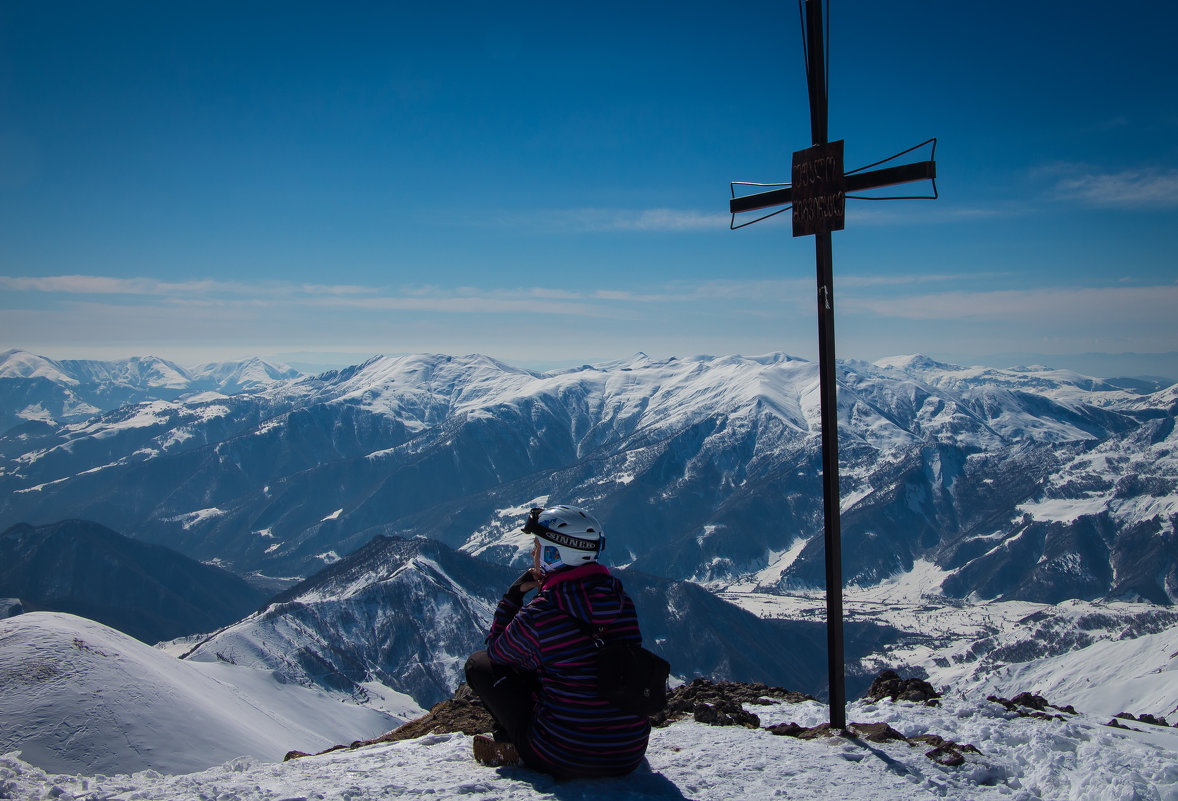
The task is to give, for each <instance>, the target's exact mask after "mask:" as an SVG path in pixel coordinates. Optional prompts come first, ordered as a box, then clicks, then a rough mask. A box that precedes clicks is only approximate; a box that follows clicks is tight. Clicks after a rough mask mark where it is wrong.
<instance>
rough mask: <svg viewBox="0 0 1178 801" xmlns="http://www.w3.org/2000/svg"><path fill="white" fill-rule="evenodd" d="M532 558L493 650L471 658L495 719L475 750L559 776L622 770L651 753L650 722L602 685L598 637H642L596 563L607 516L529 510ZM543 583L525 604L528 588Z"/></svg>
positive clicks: (502, 613)
mask: <svg viewBox="0 0 1178 801" xmlns="http://www.w3.org/2000/svg"><path fill="white" fill-rule="evenodd" d="M523 531H524V533H526V534H533V535H535V541H534V543H533V547H532V562H533V565H532V567H531V568H529V569H528V570H527V571H525V572H524V574H523V575H522V576H520V577H519V578H518V579H516V581H515V583H514V584H512V585H511V587H510V588H509V589H508V590H507V592H506V594H504V596H503V599H502V600H501V601H500V602H499V607H498V609H496V610H495V619H494V621H493V622H492V624H491V632H490V634H489V635H488V636H487V649H486V650H485V651H477V652H475V653H474V654H473V655H472V656H471V657H470V659H469V660H467V663H466V681H467V683H468V684H469V685H470V686H471V688H472V689H473V690H474V691H475V692H476V693H478V695H479V697H480V698H481V699H482V700H483V703H484V704H485V705H486V707H487V708H488V709H489V710H490V712H491V715H492V717H494V718H495V721H496V724H497V725H496V727H495V731H494V737H493V738H492V737H487V736H486V735H477V736H476V737H475V740H474V755H475V759H476V760H478V761H479V762H480V763H482V764H484V765H490V766H498V765H511V764H518V763H519V762H520V761H521V760H522V761H523V763H524V764H526V765H527V766H528V767H530V768H533V769H535V770H539V771H543V772H545V773H550V774H553V775H555V776H558V777H562V778H572V777H587V776H620V775H623V774H626V773H629V772H630V771H632V770H634V768H636V767H637V766H638V765H639V764H640V763H641V762H642V759H643V757H644V755H645V754H646V746H647V742H648V741H649V739H650V721H649V720H648V719H647V718H646V717H645V716H642V717H639V716H636V715H632V714H628V713H626V712H623V711H622V710H620V709H618V708H617V707H615V706H612V705H611V704H610V703H609V702H607V701H605V700H604V699H602V698H601V697H600V695H599V693H598V691H597V671H596V652H597V645H596V644H595V642H594V639H593V637H594V636H598V637H600V638H602V639H603V640H605V641H613V640H631V641H634V642H636V643H639V644H641V642H642V633H641V632H640V631H639V629H638V617H637V615H636V613H635V611H634V603H633V602H632V601H631V600H630V597H629V596H628V595H626V592H625V590H624V589H622V584H621V582H620V581H618V580H617V579H616V578H615V577H613V576H612V575H610V572H609V570H607V569H606V568H605V566H604V565H602V564H600V563H599V562H598V555H599V554H600V553H601V551H602V549H603V548H604V546H605V537H604V536H603V533H602V530H601V525H600V524H599V523H598V522H597V520H596V519H594V517H593V516H592V515H590V514H588V513H587V512H585V511H584V510H582V509H578V508H576V507H573V506H552V507H549V508H547V509H532V510H531V512H530V513H529V515H528V519H527V520H526V521H525V522H524V526H523ZM537 588H538V589H539V592H538V593H537V595H536V597H535V598H533V599H532V601H531V602H530V603H528V604H527V605H526V606H525V605H524V596H525V595H526V594H527V593H528V592H530V591H531V590H533V589H537Z"/></svg>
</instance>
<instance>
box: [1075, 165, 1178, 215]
mask: <svg viewBox="0 0 1178 801" xmlns="http://www.w3.org/2000/svg"><path fill="white" fill-rule="evenodd" d="M1055 194H1056V196H1057V197H1059V198H1060V199H1061V200H1070V201H1074V202H1078V203H1083V204H1084V205H1087V206H1094V207H1098V208H1127V209H1158V208H1172V207H1174V206H1178V170H1162V169H1144V170H1125V171H1123V172H1118V173H1097V172H1091V171H1087V172H1081V173H1080V174H1078V175H1071V176H1066V177H1061V178H1059V180H1058V181H1057V182H1056V184H1055Z"/></svg>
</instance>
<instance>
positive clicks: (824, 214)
mask: <svg viewBox="0 0 1178 801" xmlns="http://www.w3.org/2000/svg"><path fill="white" fill-rule="evenodd" d="M799 2H801V0H799ZM805 4H806V5H805V13H804V15H803V22H802V27H803V34H804V39H805V45H806V69H807V83H808V87H809V94H810V129H811V133H812V138H813V142H814V144H813V147H810V148H807V149H806V150H800V151H798V152H796V153H794V154H793V172H792V175H791V178H792V183H791V184H790V185H782V184H748V183H743V182H734V183H733V185H732V195H733V197H732V202H731V205H730V211H731V212H732V226H731V227H732V228H734V229H735V228H742V227H744V226H745V225H751V224H752V223H753V222H757V221H758V220H763V219H765V218H766V217H771V216H773V215H774V214H779V213H781V212H782V211H785V210H786V209H785V208H782V209H779V210H778V211H775V212H771V213H770V214H767V215H764V216H762V217H758V218H757V219H756V220H752V221H751V222H746V223H742V224H741V225H737V224H736V215H737V214H740V213H743V212H749V211H757V210H760V209H768V208H772V207H774V206H781V205H784V204H792V208H793V233H794V236H810V235H813V236H814V238H815V239H814V241H815V253H816V257H817V265H818V363H819V396H820V399H821V417H822V498H823V517H824V534H825V545H826V643H827V662H828V671H829V679H830V725H831V727H832V728H834V729H845V728H846V726H847V710H846V704H847V695H846V682H845V677H846V671H845V667H844V656H843V569H842V532H841V528H840V525H839V480H838V411H837V408H838V407H837V393H836V384H835V359H834V276H833V268H832V257H831V241H830V232H831V231H841V230H842V229H843V223H844V210H845V207H846V197H847V192H854V191H861V190H865V189H875V188H878V187H883V186H892V185H895V184H903V183H909V182H912V181H921V180H930V181H932V182H933V193H932V194H931V195H919V196H917V197H925V198H929V199H932V198H936V196H937V193H936V175H937V173H936V163H935V162H934V161H933V160H932V159H931V158H930V160H929V161H922V162H918V163H915V164H906V165H902V166H897V167H889V168H885V169H879V170H873V171H870V172H865V171H864V170H866V169H867V168H863V170H855V171H852V172H851V173H844V172H843V142H842V141H841V140H840V141H837V142H829V141H828V140H827V131H826V123H827V94H826V90H827V87H826V81H827V79H826V68H825V66H824V60H823V40H822V6H821V0H805ZM930 143H931V144H932V146H933V155H934V156H935V153H936V140H935V139H930V140H929V141H928V142H924V143H922V144H921V145H917V146H916V147H914V148H910V149H909V150H906V151H904V153H900V154H898V155H897V156H893V157H892V158H889V159H884V161H881V162H877V163H876V164H872V165H869V166H871V167H875V166H878V165H879V164H883V163H886V162H888V161H892V160H894V159H896V158H899V156H903V155H905V154H906V153H910V152H911V151H912V150H916V149H917V148H919V147H923V145H926V144H930ZM737 186H760V187H765V186H779V187H781V188H778V189H773V190H770V191H767V192H759V193H756V194H751V195H745V196H743V197H736V187H737ZM873 199H876V200H891V199H898V198H873ZM787 208H789V207H788V206H787Z"/></svg>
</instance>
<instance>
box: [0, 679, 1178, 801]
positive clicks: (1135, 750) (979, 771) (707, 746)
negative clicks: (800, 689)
mask: <svg viewBox="0 0 1178 801" xmlns="http://www.w3.org/2000/svg"><path fill="white" fill-rule="evenodd" d="M746 708H747V709H748V710H749V711H751V712H754V713H756V714H758V715H759V716H760V717H761V725H762V726H769V725H773V724H775V723H781V722H788V721H796V722H798V723H799V724H801V725H803V726H812V725H816V724H818V723H821V722H824V721H825V720H826V716H827V711H826V708H825V707H824V706H822V705H820V704H817V703H805V704H796V705H794V704H776V705H773V706H748V707H746ZM848 717H849V719H850V720H852V721H861V722H886V723H889V724H890V725H891V726H892V727H894V728H895V729H897V730H898V731H900V732H901V733H902V734H904V735H906V736H913V735H916V734H924V733H929V734H939V735H941V736H942V737H945V738H946V739H951V740H954V741H956V742H958V743H970V744H973V745H974V746H976V747H977V748H978V749H979V750H980V752H981V753H980V754H977V755H973V754H971V755H967V761H966V763H965V764H963V765H960V766H958V767H946V766H942V765H939V764H937V763H935V762H933V761H932V760H930V759H928V758H927V757H926V756H925V752H926V751H927V750H929V747H928V746H923V745H922V746H911V745H908V744H906V743H904V742H899V741H897V742H886V743H871V742H867V741H864V740H854V739H843V738H832V739H819V740H809V741H807V740H798V739H794V738H791V737H780V736H775V735H773V734H770V733H769V732H767V731H764V730H750V729H745V728H740V727H713V726H707V725H704V724H700V723H696V722H694V721H680V722H678V723H675V724H673V725H671V726H669V727H667V728H665V729H656V730H655V731H654V732H653V735H652V737H651V744H650V749H649V751H648V753H647V759H648V766H643V767H641V768H640V769H639V770H638V771H637V772H635V773H634V774H632V775H631V776H627V777H624V778H620V779H600V780H591V781H589V780H580V781H569V782H557V781H556V780H554V779H552V778H550V777H547V776H544V775H542V774H539V773H535V772H533V771H530V770H525V769H520V768H500V769H497V770H492V769H489V768H484V767H481V766H479V765H477V764H476V763H475V762H474V760H473V758H472V757H471V738H470V737H468V736H464V735H461V734H441V735H430V736H426V737H422V738H419V739H416V740H406V741H401V742H395V743H386V744H381V745H377V746H371V747H367V748H361V749H357V750H356V751H337V752H333V753H330V754H325V755H323V756H318V757H309V758H305V759H299V760H294V761H292V762H286V763H271V762H262V761H258V760H252V759H245V758H242V759H236V760H232V761H230V762H228V763H226V764H224V765H222V766H219V767H215V768H210V769H208V770H205V771H202V772H199V773H192V774H187V775H180V776H165V775H162V774H159V773H157V772H154V771H145V772H141V773H136V774H133V775H130V776H126V775H123V776H113V777H106V776H92V777H84V776H68V775H65V776H50V775H47V774H45V773H44V772H43V771H41V770H39V769H37V768H34V767H32V766H30V765H28V764H26V763H24V762H21V761H20V760H19V759H18V758H17V756H16V754H8V755H6V756H3V757H0V798H11V799H21V800H22V801H26V800H28V801H31V800H32V799H63V798H65V799H68V798H75V799H79V798H81V799H90V800H91V801H98V799H108V800H109V801H116V800H118V801H135V800H137V799H176V800H177V801H211V799H217V801H254V800H255V799H257V800H259V801H260V800H262V799H264V800H265V801H281V800H283V799H287V800H289V801H293V799H304V801H311V800H312V799H315V800H316V801H318V800H319V799H323V800H324V801H328V800H332V801H334V799H348V801H360V800H361V799H377V798H396V797H402V796H428V797H431V798H435V799H458V798H462V799H471V798H485V799H492V798H493V799H502V801H515V800H516V799H519V800H520V801H523V800H524V799H541V798H559V799H561V801H570V800H571V799H596V798H610V799H650V798H658V799H680V798H689V799H733V801H736V800H737V799H739V800H740V801H745V800H746V799H762V798H766V799H767V798H807V799H821V798H839V799H865V800H866V799H870V801H914V800H915V799H960V800H961V801H974V800H975V799H985V798H1004V799H1011V800H1012V801H1032V799H1053V800H1060V801H1131V800H1142V801H1178V730H1175V729H1168V728H1156V727H1151V726H1147V725H1143V724H1130V725H1133V726H1135V727H1136V728H1139V729H1142V731H1139V732H1138V731H1122V730H1115V729H1110V728H1107V727H1105V726H1103V725H1101V724H1100V723H1099V722H1097V721H1096V720H1094V719H1091V718H1085V717H1083V716H1080V717H1076V718H1073V719H1070V720H1068V721H1058V720H1038V719H1032V718H1021V717H1017V716H1016V715H1015V714H1014V713H1011V712H1008V711H1006V709H1004V708H1003V707H1001V706H999V705H997V704H991V703H988V702H984V701H982V702H978V701H976V700H972V699H971V700H964V699H945V700H944V702H943V705H942V706H941V707H935V708H934V707H926V706H922V705H913V704H908V703H891V702H886V701H885V702H881V703H876V704H867V703H862V702H856V703H855V704H852V705H851V707H850V709H849V715H848Z"/></svg>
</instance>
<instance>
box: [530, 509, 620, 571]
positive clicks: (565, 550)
mask: <svg viewBox="0 0 1178 801" xmlns="http://www.w3.org/2000/svg"><path fill="white" fill-rule="evenodd" d="M523 530H524V533H525V534H534V535H535V536H536V537H538V538H539V539H540V567H541V569H542V570H544V571H545V572H550V571H553V570H556V569H557V568H559V567H576V566H577V565H587V564H589V563H591V562H596V561H597V555H598V554H600V553H601V552H602V551H603V550H605V533H604V532H603V531H602V530H601V524H600V523H598V522H597V518H595V517H594V516H593V515H591V514H589V513H588V512H586V511H585V510H584V509H578V508H577V507H575V506H563V505H562V506H550V507H548V508H547V509H541V508H535V509H533V510H532V511H531V512H530V513H528V519H527V520H525V521H524V529H523Z"/></svg>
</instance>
